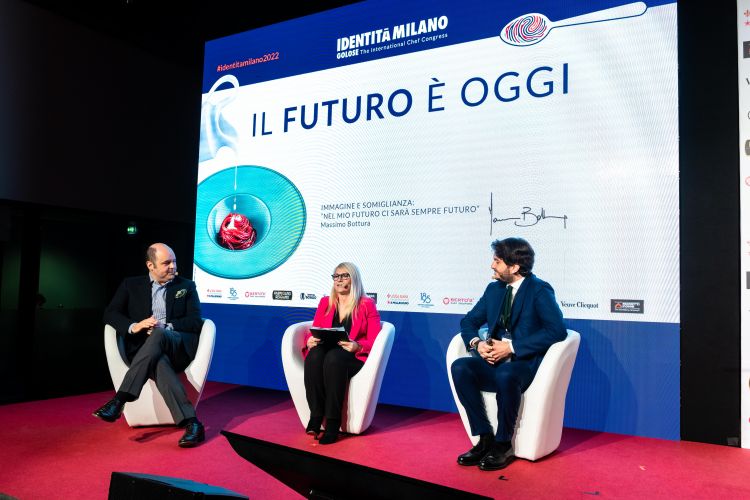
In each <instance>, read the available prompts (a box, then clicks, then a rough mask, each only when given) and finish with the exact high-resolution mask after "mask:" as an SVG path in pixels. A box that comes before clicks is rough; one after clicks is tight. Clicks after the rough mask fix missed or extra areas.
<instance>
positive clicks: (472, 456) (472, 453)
mask: <svg viewBox="0 0 750 500" xmlns="http://www.w3.org/2000/svg"><path fill="white" fill-rule="evenodd" d="M494 444H495V438H494V437H493V436H492V434H487V435H485V436H480V438H479V442H478V443H477V444H476V446H474V447H473V448H472V449H470V450H469V451H467V452H466V453H464V454H462V455H459V456H458V465H477V464H478V463H479V462H481V461H482V459H483V458H484V457H485V455H487V454H488V453H489V452H490V451H492V446H493V445H494Z"/></svg>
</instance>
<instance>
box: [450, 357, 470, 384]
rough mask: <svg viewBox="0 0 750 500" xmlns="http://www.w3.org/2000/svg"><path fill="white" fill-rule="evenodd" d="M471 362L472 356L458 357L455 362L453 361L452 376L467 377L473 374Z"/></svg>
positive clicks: (456, 377) (455, 377)
mask: <svg viewBox="0 0 750 500" xmlns="http://www.w3.org/2000/svg"><path fill="white" fill-rule="evenodd" d="M470 363H471V358H466V357H464V358H458V359H457V360H455V361H454V362H453V363H451V376H452V377H453V379H454V380H456V379H460V378H463V377H466V376H467V375H471V374H472V370H471V367H470V366H469V364H470Z"/></svg>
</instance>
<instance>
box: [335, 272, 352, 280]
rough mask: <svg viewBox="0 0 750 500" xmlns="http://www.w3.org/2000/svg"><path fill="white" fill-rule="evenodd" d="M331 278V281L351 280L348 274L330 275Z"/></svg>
mask: <svg viewBox="0 0 750 500" xmlns="http://www.w3.org/2000/svg"><path fill="white" fill-rule="evenodd" d="M331 278H333V281H337V280H348V279H349V278H351V275H350V274H349V273H341V274H332V275H331Z"/></svg>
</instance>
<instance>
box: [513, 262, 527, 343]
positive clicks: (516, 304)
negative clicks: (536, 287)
mask: <svg viewBox="0 0 750 500" xmlns="http://www.w3.org/2000/svg"><path fill="white" fill-rule="evenodd" d="M531 276H532V275H531V274H529V275H528V276H526V279H525V280H523V283H521V286H520V287H519V289H518V293H517V294H516V297H515V298H514V299H513V306H512V307H511V309H510V331H511V332H515V330H516V323H518V318H519V317H520V316H521V310H522V309H523V306H524V305H525V303H526V299H527V298H528V297H530V295H529V294H528V293H527V291H528V289H529V286H530V283H531Z"/></svg>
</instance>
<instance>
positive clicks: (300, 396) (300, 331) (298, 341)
mask: <svg viewBox="0 0 750 500" xmlns="http://www.w3.org/2000/svg"><path fill="white" fill-rule="evenodd" d="M380 325H381V330H380V333H379V334H378V336H377V337H376V338H375V342H374V343H373V345H372V350H371V351H370V354H369V355H368V356H367V361H366V362H365V365H364V366H363V367H362V369H361V370H359V372H358V373H357V374H356V375H355V376H353V377H352V378H351V380H350V381H349V388H348V390H347V395H346V397H345V400H346V403H345V404H344V408H343V410H342V413H341V430H342V431H343V432H348V433H350V434H361V433H362V432H364V431H365V430H366V429H367V428H368V427H369V426H370V424H371V423H372V418H373V417H374V416H375V407H376V406H377V403H378V396H379V395H380V386H381V383H382V382H383V374H384V373H385V367H386V364H387V363H388V358H389V356H390V355H391V347H393V339H394V337H395V333H396V330H395V328H394V326H393V325H392V324H391V323H388V322H385V321H381V322H380ZM310 326H312V321H303V322H301V323H295V324H293V325H291V326H289V328H287V329H286V331H285V332H284V336H283V338H282V339H281V361H282V364H283V366H284V376H285V377H286V383H287V385H288V386H289V393H290V394H291V396H292V401H293V402H294V407H295V408H296V409H297V414H298V415H299V419H300V421H301V422H302V425H303V426H306V425H307V422H308V421H309V420H310V407H309V406H308V405H307V397H306V395H305V379H304V372H305V364H304V359H303V357H302V347H303V345H304V338H305V333H307V332H308V331H309V330H310Z"/></svg>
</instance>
